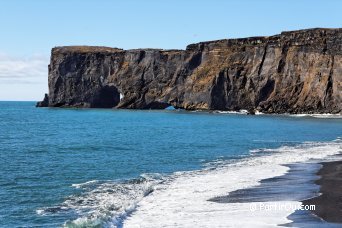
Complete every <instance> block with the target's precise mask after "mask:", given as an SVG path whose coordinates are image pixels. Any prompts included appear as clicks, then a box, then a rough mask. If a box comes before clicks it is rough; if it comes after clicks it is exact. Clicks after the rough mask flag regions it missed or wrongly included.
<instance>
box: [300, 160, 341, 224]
mask: <svg viewBox="0 0 342 228" xmlns="http://www.w3.org/2000/svg"><path fill="white" fill-rule="evenodd" d="M322 165H323V167H322V168H321V169H320V170H319V172H318V173H317V174H318V175H320V176H321V179H319V180H317V181H316V183H317V184H319V185H320V193H321V195H319V196H317V197H315V198H312V199H308V200H305V201H303V204H305V205H316V208H315V210H314V211H312V213H314V214H315V215H317V216H318V217H320V218H322V219H324V220H325V221H327V222H333V223H342V161H334V162H325V163H322Z"/></svg>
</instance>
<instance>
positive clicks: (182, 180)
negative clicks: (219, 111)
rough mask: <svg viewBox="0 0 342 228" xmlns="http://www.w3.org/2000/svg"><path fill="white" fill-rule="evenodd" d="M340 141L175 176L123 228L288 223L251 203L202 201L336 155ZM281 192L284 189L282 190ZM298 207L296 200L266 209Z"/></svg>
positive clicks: (286, 149) (277, 151) (283, 149)
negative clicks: (282, 206)
mask: <svg viewBox="0 0 342 228" xmlns="http://www.w3.org/2000/svg"><path fill="white" fill-rule="evenodd" d="M341 151H342V142H341V140H335V141H333V142H322V143H317V142H307V143H303V144H300V145H297V146H293V147H290V146H284V147H280V148H277V149H273V152H272V153H270V151H269V149H267V152H268V154H267V155H263V156H256V157H252V158H248V159H243V160H240V161H238V162H236V163H233V164H228V165H226V166H224V165H223V166H220V167H218V168H216V169H214V170H212V169H208V170H202V171H194V172H184V173H177V174H175V177H174V180H173V181H172V182H170V183H169V184H168V186H167V188H163V189H162V190H160V191H155V192H153V193H152V194H150V195H149V196H147V197H145V198H143V199H142V200H141V201H140V202H139V203H138V204H137V210H136V211H135V212H133V213H132V215H131V216H130V217H128V218H127V219H126V220H125V221H124V224H123V225H124V227H249V226H253V227H267V226H270V227H272V226H277V225H279V224H285V223H288V222H290V220H289V219H288V218H287V217H288V215H290V214H292V213H293V212H294V209H292V210H271V211H268V210H256V211H251V209H250V208H251V203H229V204H225V203H216V202H211V201H208V199H210V198H212V197H217V196H224V195H227V194H228V193H229V192H231V191H234V190H238V189H245V188H249V187H252V186H257V185H259V184H260V182H259V181H260V180H262V179H266V178H271V177H276V176H280V175H283V174H285V173H286V172H287V171H288V170H289V168H288V167H286V166H284V164H290V163H296V162H308V161H310V160H311V159H324V158H325V157H327V156H329V155H335V154H338V153H341ZM285 187H286V186H285ZM273 203H282V204H291V205H292V206H293V208H296V207H299V206H300V205H301V203H300V202H298V201H283V202H267V203H266V204H273Z"/></svg>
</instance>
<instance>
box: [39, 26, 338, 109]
mask: <svg viewBox="0 0 342 228" xmlns="http://www.w3.org/2000/svg"><path fill="white" fill-rule="evenodd" d="M37 106H39V107H47V106H48V107H87V108H126V109H164V108H166V107H168V106H174V107H175V108H182V109H186V110H240V109H245V110H251V112H252V113H253V112H254V111H260V112H264V113H341V112H342V29H321V28H317V29H307V30H299V31H291V32H282V33H281V34H280V35H275V36H269V37H251V38H242V39H225V40H217V41H209V42H201V43H196V44H190V45H188V46H187V48H186V49H185V50H162V49H136V50H123V49H118V48H107V47H89V46H69V47H56V48H53V49H52V53H51V62H50V65H49V93H48V96H46V97H45V98H44V101H43V102H39V103H37Z"/></svg>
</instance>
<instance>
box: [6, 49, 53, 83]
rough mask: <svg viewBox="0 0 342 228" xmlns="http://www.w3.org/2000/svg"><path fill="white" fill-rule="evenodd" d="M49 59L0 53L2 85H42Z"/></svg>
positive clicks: (39, 56) (40, 56)
mask: <svg viewBox="0 0 342 228" xmlns="http://www.w3.org/2000/svg"><path fill="white" fill-rule="evenodd" d="M48 63H49V58H48V57H46V56H42V55H32V56H28V57H16V56H10V55H6V54H4V53H0V83H27V82H29V83H42V82H44V81H45V80H44V78H47V74H48V69H47V68H48Z"/></svg>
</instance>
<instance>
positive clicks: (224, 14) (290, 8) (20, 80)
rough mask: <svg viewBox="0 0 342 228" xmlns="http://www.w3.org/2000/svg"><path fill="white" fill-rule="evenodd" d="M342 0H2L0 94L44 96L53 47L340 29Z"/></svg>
mask: <svg viewBox="0 0 342 228" xmlns="http://www.w3.org/2000/svg"><path fill="white" fill-rule="evenodd" d="M341 10H342V1H340V0H335V1H334V0H321V1H320V0H283V1H278V0H258V1H256V0H232V1H229V0H206V1H205V0H172V1H171V0H169V1H166V0H165V1H164V0H0V100H19V101H20V100H23V101H27V100H30V101H37V100H41V99H42V98H43V96H44V93H47V92H48V87H47V80H48V74H47V67H48V64H49V58H50V51H51V48H53V47H55V46H67V45H92V46H109V47H119V48H124V49H133V48H163V49H184V48H185V47H186V46H187V45H188V44H191V43H196V42H200V41H208V40H217V39H226V38H240V37H248V36H268V35H275V34H279V33H280V32H282V31H290V30H298V29H305V28H314V27H326V28H339V27H342V13H341Z"/></svg>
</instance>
